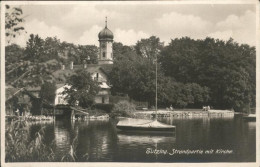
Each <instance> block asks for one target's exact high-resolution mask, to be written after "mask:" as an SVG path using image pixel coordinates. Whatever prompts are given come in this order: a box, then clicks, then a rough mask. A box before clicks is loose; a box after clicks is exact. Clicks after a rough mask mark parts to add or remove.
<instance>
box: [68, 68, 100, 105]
mask: <svg viewBox="0 0 260 167" xmlns="http://www.w3.org/2000/svg"><path fill="white" fill-rule="evenodd" d="M66 84H67V85H68V87H67V88H65V90H64V92H63V94H64V95H66V98H65V99H66V100H68V103H69V104H70V105H73V106H74V105H76V103H77V102H78V105H79V106H81V107H84V108H86V107H91V106H92V105H93V104H94V103H95V101H94V98H95V96H96V95H97V94H98V92H99V90H100V87H99V84H98V82H97V81H94V80H93V79H92V77H91V75H90V74H89V73H88V72H87V71H86V70H85V69H84V70H79V71H76V74H74V75H72V76H70V77H69V78H68V79H67V83H66Z"/></svg>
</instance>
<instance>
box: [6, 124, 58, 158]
mask: <svg viewBox="0 0 260 167" xmlns="http://www.w3.org/2000/svg"><path fill="white" fill-rule="evenodd" d="M29 133H30V132H29V126H28V123H27V122H26V121H20V120H17V121H12V122H11V124H10V125H9V126H8V128H7V129H6V135H5V136H6V140H5V141H6V142H5V151H6V152H5V153H6V157H5V160H6V162H33V161H38V162H39V161H53V160H54V152H53V150H52V147H51V146H47V145H45V144H44V134H45V127H42V128H41V129H40V130H39V131H38V132H37V133H36V134H35V138H34V139H33V140H31V141H30V139H29V136H30V135H29Z"/></svg>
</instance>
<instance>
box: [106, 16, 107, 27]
mask: <svg viewBox="0 0 260 167" xmlns="http://www.w3.org/2000/svg"><path fill="white" fill-rule="evenodd" d="M106 28H107V16H106Z"/></svg>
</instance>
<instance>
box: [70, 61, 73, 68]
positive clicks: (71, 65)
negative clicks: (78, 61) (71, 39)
mask: <svg viewBox="0 0 260 167" xmlns="http://www.w3.org/2000/svg"><path fill="white" fill-rule="evenodd" d="M70 69H71V70H73V61H71V62H70Z"/></svg>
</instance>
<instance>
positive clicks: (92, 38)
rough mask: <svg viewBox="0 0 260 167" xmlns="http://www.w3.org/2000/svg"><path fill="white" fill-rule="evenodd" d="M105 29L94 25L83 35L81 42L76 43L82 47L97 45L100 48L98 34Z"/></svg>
mask: <svg viewBox="0 0 260 167" xmlns="http://www.w3.org/2000/svg"><path fill="white" fill-rule="evenodd" d="M102 29H103V28H102V27H100V26H98V25H94V26H92V27H91V28H90V29H89V30H86V31H84V33H83V35H82V36H81V37H80V38H79V40H76V41H75V43H77V44H81V45H96V46H99V42H98V33H99V32H100V31H101V30H102Z"/></svg>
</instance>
